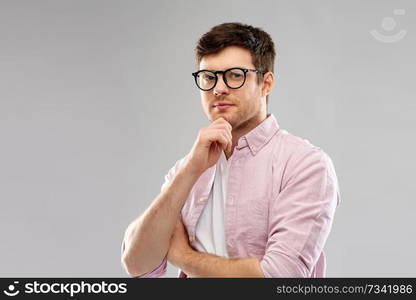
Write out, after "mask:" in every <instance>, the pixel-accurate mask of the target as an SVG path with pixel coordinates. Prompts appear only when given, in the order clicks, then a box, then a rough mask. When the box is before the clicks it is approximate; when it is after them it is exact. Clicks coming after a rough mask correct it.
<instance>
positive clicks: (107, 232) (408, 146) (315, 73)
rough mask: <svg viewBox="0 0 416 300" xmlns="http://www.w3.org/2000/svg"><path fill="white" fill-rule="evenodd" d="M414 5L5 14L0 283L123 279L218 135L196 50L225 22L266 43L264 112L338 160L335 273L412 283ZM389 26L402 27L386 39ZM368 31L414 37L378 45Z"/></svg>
mask: <svg viewBox="0 0 416 300" xmlns="http://www.w3.org/2000/svg"><path fill="white" fill-rule="evenodd" d="M396 8H401V9H405V11H406V13H405V15H402V16H397V15H393V10H394V9H396ZM415 8H416V2H414V1H410V0H409V1H307V0H305V1H276V0H273V1H208V2H207V1H200V0H198V1H85V0H83V1H0V138H1V142H0V204H1V208H0V276H3V277H4V276H10V277H23V276H44V277H47V276H51V277H52V276H56V277H64V276H65V277H66V276H68V277H69V276H74V277H78V276H79V277H84V276H85V277H88V276H91V277H92V276H100V277H118V276H120V277H124V276H127V275H126V273H125V272H124V270H123V269H122V267H121V264H120V246H121V241H122V237H123V234H124V230H125V228H126V227H127V225H128V224H129V223H130V222H131V221H132V220H133V219H134V218H135V217H137V216H138V215H139V214H140V213H141V212H142V211H143V210H144V209H145V208H146V207H147V206H148V205H149V203H150V202H151V201H152V200H153V199H154V198H155V197H156V196H157V195H158V193H159V191H160V187H161V185H162V183H163V176H164V175H165V173H166V172H167V171H168V170H169V168H170V167H171V166H172V165H173V164H174V162H175V161H176V160H177V159H179V158H181V157H182V156H184V155H185V154H186V153H187V152H188V151H189V150H190V148H191V146H192V144H193V142H194V140H195V138H196V135H197V132H198V130H199V128H200V127H202V126H206V125H208V124H209V123H208V120H207V118H206V117H205V115H204V113H203V111H202V108H201V104H200V98H199V92H198V91H197V89H196V87H195V86H194V82H193V79H192V77H191V75H190V73H191V72H192V71H194V70H195V69H194V56H193V49H194V46H195V43H196V41H197V39H198V38H199V37H200V36H201V35H202V34H203V33H205V32H206V31H207V30H208V29H209V28H210V27H212V26H213V25H216V24H218V23H222V22H225V21H240V22H243V23H249V24H252V25H254V26H259V27H262V28H263V29H264V30H266V31H268V32H269V33H270V34H271V36H272V37H273V39H274V41H275V44H276V48H277V53H278V56H277V63H276V68H277V74H278V77H277V78H278V80H277V84H276V86H275V89H274V91H273V92H272V95H271V97H270V101H269V109H268V111H269V112H272V113H274V114H275V116H276V118H277V119H278V122H279V124H280V126H281V127H282V128H284V129H286V130H288V131H289V132H291V133H293V134H295V135H298V136H301V137H304V138H306V139H308V140H309V141H311V142H312V143H313V144H315V145H318V146H320V147H321V148H323V149H324V150H325V151H326V152H327V153H328V154H329V155H330V156H331V157H332V159H333V161H334V164H335V168H336V171H337V174H338V177H339V182H340V188H341V196H342V203H341V206H340V207H339V208H338V210H337V212H336V219H335V222H334V226H333V230H332V233H331V235H330V238H329V240H328V242H327V245H326V248H325V251H326V254H327V259H328V268H327V275H328V276H330V277H341V276H345V277H358V276H363V277H366V276H375V277H379V276H394V277H396V276H415V275H416V274H415V270H416V261H415V259H414V253H416V243H415V238H414V237H415V235H416V234H415V227H416V226H415V209H416V204H415V196H414V195H415V192H416V188H415V184H414V182H413V181H414V172H415V164H416V163H415V159H414V153H415V150H416V149H415V148H416V147H415V128H416V126H415V125H416V102H415V95H416V93H415V92H416V88H415V84H414V78H415V66H416V61H415V55H414V53H415V46H416V43H415V33H416V26H415V25H416V22H415V13H416V12H415ZM384 17H394V19H395V20H396V22H397V26H396V28H395V29H394V30H392V31H390V32H387V31H385V30H384V31H383V28H382V27H381V21H382V20H383V18H384ZM373 29H378V30H379V32H380V33H383V34H386V35H392V34H394V33H396V32H398V31H399V30H401V29H405V30H406V31H407V35H406V36H405V37H404V38H403V39H402V40H400V41H398V42H396V43H390V44H388V43H382V42H379V41H377V40H375V39H374V38H373V37H372V36H371V34H370V31H371V30H373ZM176 272H177V270H176V269H175V268H173V267H171V266H169V270H168V274H167V276H176Z"/></svg>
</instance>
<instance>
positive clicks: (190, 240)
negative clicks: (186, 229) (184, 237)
mask: <svg viewBox="0 0 416 300" xmlns="http://www.w3.org/2000/svg"><path fill="white" fill-rule="evenodd" d="M193 241H194V237H193V236H191V235H190V236H189V242H190V243H192V242H193Z"/></svg>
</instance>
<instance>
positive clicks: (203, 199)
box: [198, 197, 207, 203]
mask: <svg viewBox="0 0 416 300" xmlns="http://www.w3.org/2000/svg"><path fill="white" fill-rule="evenodd" d="M205 200H207V198H204V197H202V198H199V199H198V202H200V203H202V202H204V201H205Z"/></svg>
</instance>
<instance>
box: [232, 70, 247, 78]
mask: <svg viewBox="0 0 416 300" xmlns="http://www.w3.org/2000/svg"><path fill="white" fill-rule="evenodd" d="M228 76H229V78H230V79H233V80H239V79H241V78H243V76H244V75H243V73H242V72H241V71H240V70H232V71H230V72H229V75H228Z"/></svg>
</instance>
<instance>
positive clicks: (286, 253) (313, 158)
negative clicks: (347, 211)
mask: <svg viewBox="0 0 416 300" xmlns="http://www.w3.org/2000/svg"><path fill="white" fill-rule="evenodd" d="M286 169H287V170H288V174H286V175H284V176H283V177H284V180H283V182H282V188H281V190H280V192H279V193H278V195H277V197H276V198H275V199H274V201H273V203H272V204H271V207H270V210H269V236H268V241H267V244H266V252H265V255H264V257H263V258H262V260H261V261H260V267H261V269H262V271H263V273H264V275H265V277H291V278H293V277H310V276H311V273H312V271H313V268H314V266H315V264H316V262H317V260H318V258H319V256H320V254H321V252H322V250H323V247H324V244H325V242H326V240H327V238H328V235H329V232H330V230H331V226H332V222H333V218H334V214H335V208H336V206H337V205H338V204H339V202H340V195H339V188H338V181H337V177H336V174H335V170H334V166H333V164H332V161H331V159H330V158H329V156H328V155H327V154H326V153H325V152H323V151H322V150H321V149H319V148H318V149H316V148H313V149H309V150H304V149H302V150H301V151H296V154H295V155H294V156H293V158H292V159H290V160H289V161H288V163H287V166H286Z"/></svg>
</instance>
